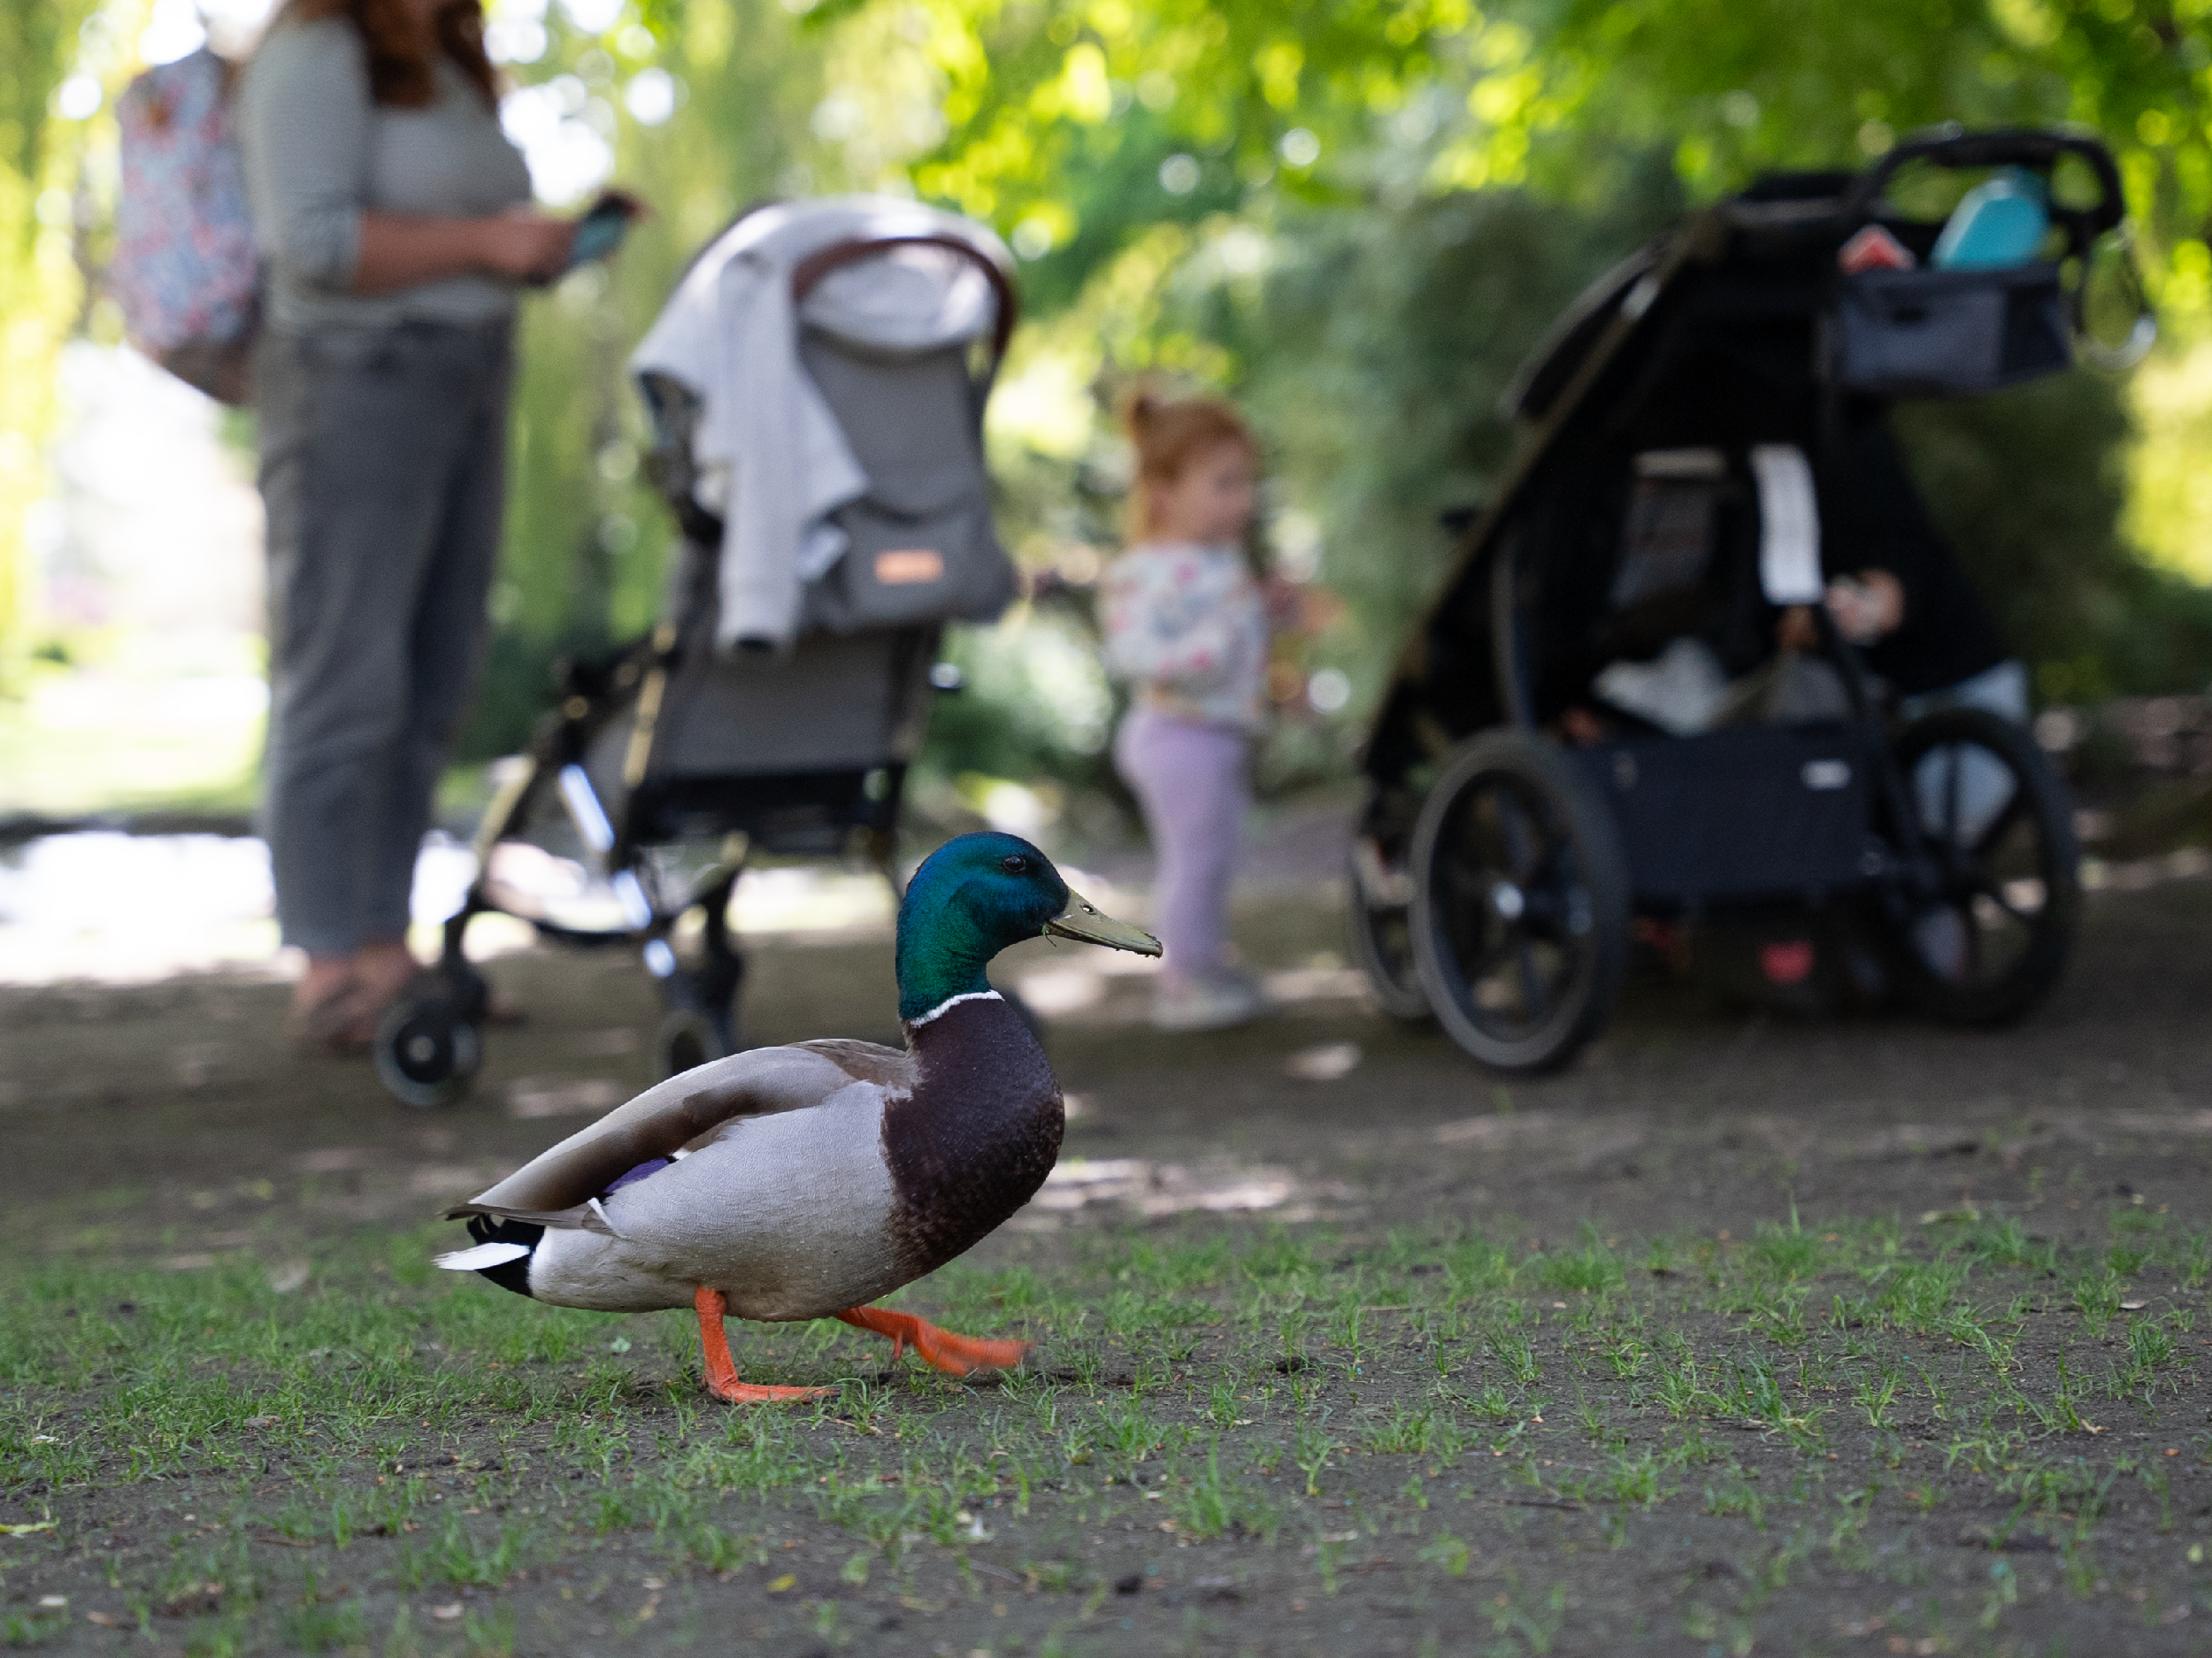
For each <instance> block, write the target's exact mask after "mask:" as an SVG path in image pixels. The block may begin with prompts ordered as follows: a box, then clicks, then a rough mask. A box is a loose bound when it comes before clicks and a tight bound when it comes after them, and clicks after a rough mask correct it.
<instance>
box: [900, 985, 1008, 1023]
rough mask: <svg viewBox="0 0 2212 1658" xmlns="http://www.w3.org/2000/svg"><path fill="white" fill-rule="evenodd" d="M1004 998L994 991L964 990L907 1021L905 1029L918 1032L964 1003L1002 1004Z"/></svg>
mask: <svg viewBox="0 0 2212 1658" xmlns="http://www.w3.org/2000/svg"><path fill="white" fill-rule="evenodd" d="M1005 1000H1006V998H1005V997H1003V996H1002V995H1000V994H999V993H998V992H997V991H995V990H964V991H962V992H961V993H960V994H958V995H956V996H947V997H946V998H945V999H944V1000H943V1001H942V1002H939V1003H938V1004H937V1005H936V1006H935V1007H933V1008H932V1009H930V1010H929V1011H928V1012H927V1013H925V1014H922V1015H921V1016H919V1017H916V1018H911V1019H909V1020H908V1021H907V1022H906V1028H907V1029H908V1030H910V1031H918V1030H920V1029H921V1028H922V1026H924V1025H927V1024H928V1023H929V1022H930V1021H931V1020H932V1019H935V1018H940V1017H942V1016H943V1015H944V1013H945V1012H946V1010H947V1009H951V1008H956V1007H958V1006H959V1005H960V1004H961V1003H962V1002H1003V1001H1005Z"/></svg>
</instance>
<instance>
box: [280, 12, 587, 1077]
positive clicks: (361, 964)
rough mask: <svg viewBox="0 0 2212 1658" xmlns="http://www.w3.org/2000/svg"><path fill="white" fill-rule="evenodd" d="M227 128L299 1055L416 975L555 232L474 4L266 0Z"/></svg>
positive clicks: (338, 1035)
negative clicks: (426, 858) (255, 327)
mask: <svg viewBox="0 0 2212 1658" xmlns="http://www.w3.org/2000/svg"><path fill="white" fill-rule="evenodd" d="M239 111H240V138H241V143H242V148H243V150H244V155H245V163H246V180H247V188H248V191H249V194H250V197H251V200H252V204H253V211H254V219H255V226H256V234H257V239H258V241H259V242H260V246H261V251H262V257H263V259H264V261H265V265H266V268H267V272H268V282H267V291H266V296H265V318H264V328H263V334H262V338H261V342H260V345H259V347H258V349H257V355H256V358H255V364H254V407H255V411H256V413H257V417H258V422H259V440H260V447H261V494H262V500H263V503H264V505H265V509H266V513H267V521H268V548H269V587H270V678H271V683H272V687H273V704H272V708H271V712H270V724H269V748H268V760H267V771H268V796H267V801H266V803H265V817H266V828H267V833H268V837H269V847H270V855H271V858H272V861H273V865H274V871H275V879H276V894H277V914H278V917H279V919H280V922H281V924H282V927H283V933H284V940H285V942H286V943H287V944H289V945H294V946H296V947H297V948H300V949H301V950H303V951H304V952H305V953H306V956H307V970H306V972H305V974H304V976H303V978H302V979H300V981H299V983H298V985H297V986H296V991H295V994H294V997H293V1002H292V1016H291V1025H292V1030H293V1033H294V1035H295V1037H296V1040H300V1041H302V1042H306V1043H312V1044H318V1045H326V1046H329V1047H333V1048H353V1047H358V1046H360V1045H362V1044H365V1042H366V1041H367V1040H369V1038H370V1037H372V1036H373V1034H374V1032H375V1028H376V1022H377V1019H378V1017H380V1014H381V1012H382V1011H383V1009H385V1008H386V1007H387V1006H388V1005H389V1003H390V1002H393V1001H394V1000H395V999H396V997H397V996H398V995H399V994H400V993H401V992H402V990H403V987H404V986H405V985H406V983H407V981H408V980H409V979H411V977H412V976H413V975H414V973H415V971H417V969H416V963H415V961H414V959H413V957H412V956H411V955H410V954H409V952H408V948H407V942H406V934H407V922H408V898H409V891H410V887H411V883H412V880H413V874H414V866H415V856H416V853H417V850H418V849H419V847H420V845H421V841H422V836H423V832H424V830H425V829H426V827H427V825H428V823H429V817H430V809H431V799H432V794H433V791H434V789H435V787H436V786H437V781H438V778H439V776H440V774H441V773H442V771H443V770H444V768H445V764H446V756H447V750H448V748H449V744H450V742H451V740H452V737H453V733H454V731H455V729H456V727H457V725H458V724H459V721H460V718H461V715H462V712H463V710H465V707H466V706H467V703H468V701H469V697H470V695H471V693H472V689H473V687H474V683H475V679H476V672H477V668H478V659H479V656H480V648H481V643H482V639H483V634H484V625H485V623H484V617H485V603H486V600H487V597H488V593H489V590H490V586H491V580H492V572H493V565H494V561H495V557H496V555H497V551H498V546H499V533H500V523H501V518H502V514H503V505H504V492H505V480H504V472H503V467H504V461H505V450H506V441H507V395H508V383H509V379H510V364H511V339H510V336H511V329H512V323H513V318H514V309H515V298H516V292H517V289H518V288H519V287H522V286H525V285H529V284H536V283H543V282H546V281H549V280H551V279H552V278H553V277H554V276H556V275H557V274H558V273H559V272H560V271H561V270H562V269H563V267H564V265H565V263H566V261H567V257H568V252H569V245H570V240H571V237H572V234H573V227H572V225H571V224H570V223H569V222H568V221H566V220H564V219H553V218H549V217H547V216H545V215H543V214H541V213H538V212H535V211H532V209H531V208H530V207H529V206H528V201H529V196H530V177H529V173H528V172H527V171H526V169H525V167H524V165H523V161H522V157H521V156H520V155H519V154H518V152H517V151H516V150H515V148H514V146H513V145H512V144H511V143H509V142H507V139H506V136H505V134H503V133H502V132H501V130H500V127H499V117H498V110H497V90H496V86H495V81H494V78H493V72H492V66H491V64H490V61H489V60H488V58H486V56H485V53H484V43H483V18H482V14H481V12H480V7H479V5H478V4H477V0H290V4H288V5H286V6H285V8H284V9H283V11H282V12H280V14H279V15H278V17H277V19H276V20H275V22H274V24H273V26H272V27H271V28H270V31H269V33H268V35H266V37H265V39H264V40H263V42H262V43H261V46H260V48H259V50H257V51H256V53H255V54H254V57H253V59H252V61H251V62H250V64H249V65H248V66H247V69H246V73H245V79H244V83H243V86H242V91H241V95H240V103H239Z"/></svg>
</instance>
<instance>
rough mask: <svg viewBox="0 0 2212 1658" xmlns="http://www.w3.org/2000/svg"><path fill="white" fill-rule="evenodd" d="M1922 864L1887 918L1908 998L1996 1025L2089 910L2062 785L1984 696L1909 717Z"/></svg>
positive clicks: (2044, 974) (1909, 770) (1951, 1016)
mask: <svg viewBox="0 0 2212 1658" xmlns="http://www.w3.org/2000/svg"><path fill="white" fill-rule="evenodd" d="M1896 756H1897V770H1898V773H1899V775H1900V777H1901V779H1903V782H1904V785H1905V794H1906V798H1907V800H1908V802H1909V803H1910V805H1911V807H1912V810H1913V811H1914V812H1915V814H1916V817H1917V821H1916V823H1915V824H1914V825H1912V828H1911V833H1910V834H1909V837H1907V840H1908V850H1909V853H1911V854H1916V855H1917V856H1916V860H1915V861H1916V862H1918V863H1919V864H1921V866H1922V867H1921V873H1922V875H1923V877H1924V879H1923V880H1922V882H1921V883H1920V885H1919V887H1918V888H1917V890H1913V891H1909V892H1908V893H1907V894H1902V896H1903V897H1904V902H1903V903H1902V904H1901V905H1899V906H1897V907H1896V909H1895V910H1894V913H1893V917H1891V918H1890V920H1889V926H1888V932H1889V935H1890V943H1891V953H1892V956H1893V959H1894V960H1895V962H1896V964H1897V971H1898V979H1899V981H1900V983H1901V987H1902V989H1903V991H1904V995H1905V1000H1906V1002H1908V1003H1909V1005H1910V1006H1912V1007H1913V1008H1914V1009H1916V1010H1918V1011H1919V1012H1921V1013H1924V1014H1925V1015H1927V1016H1928V1017H1931V1018H1935V1019H1940V1020H1942V1021H1943V1022H1944V1023H1946V1024H1949V1025H2001V1024H2003V1023H2005V1022H2006V1021H2008V1020H2010V1019H2016V1018H2018V1017H2020V1016H2021V1015H2022V1014H2024V1013H2025V1012H2026V1011H2027V1010H2028V1009H2030V1008H2031V1007H2032V1006H2033V1005H2034V1004H2035V1003H2036V1002H2038V1001H2039V1000H2041V999H2042V997H2043V996H2044V994H2046V993H2047V992H2048V991H2049V990H2050V989H2051V987H2052V986H2054V985H2055V984H2057V982H2058V979H2059V975H2060V974H2061V973H2062V972H2064V971H2065V970H2066V958H2067V956H2069V955H2070V953H2071V952H2072V949H2073V942H2074V930H2075V926H2076V925H2077V923H2078V921H2079V919H2080V916H2081V874H2080V853H2079V851H2078V848H2077V847H2076V844H2075V841H2074V826H2073V810H2072V806H2071V804H2070V802H2069V801H2068V799H2067V796H2066V789H2065V786H2064V785H2063V784H2062V783H2061V782H2060V781H2059V780H2058V779H2057V778H2056V777H2055V776H2054V775H2053V774H2052V771H2051V768H2050V766H2049V765H2048V764H2047V763H2046V762H2045V760H2044V758H2043V756H2042V753H2041V751H2040V750H2039V748H2037V747H2036V745H2035V741H2034V739H2033V738H2032V737H2031V736H2029V734H2028V733H2026V732H2024V731H2023V730H2021V729H2020V727H2019V726H2017V725H2013V724H2012V723H2011V722H2010V721H2008V720H2004V719H2000V718H1997V717H1996V716H1995V715H1994V714H1991V713H1988V712H1986V711H1985V710H1981V709H1977V708H1956V709H1947V710H1944V711H1943V712H1941V713H1937V714H1931V715H1929V716H1928V717H1927V718H1924V719H1917V720H1915V721H1914V722H1913V723H1912V724H1911V725H1908V726H1906V727H1905V729H1904V731H1903V732H1902V733H1901V734H1900V735H1899V736H1898V739H1897V743H1896Z"/></svg>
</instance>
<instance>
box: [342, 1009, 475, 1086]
mask: <svg viewBox="0 0 2212 1658" xmlns="http://www.w3.org/2000/svg"><path fill="white" fill-rule="evenodd" d="M370 1055H371V1057H372V1058H373V1059H374V1061H375V1062H376V1075H377V1079H378V1080H379V1081H380V1082H381V1083H383V1085H384V1086H385V1088H386V1089H387V1090H388V1091H389V1093H390V1094H391V1095H392V1097H393V1098H394V1099H396V1100H398V1101H400V1102H401V1103H402V1104H403V1105H411V1106H413V1107H414V1108H415V1109H418V1110H422V1111H434V1110H438V1109H442V1108H443V1107H445V1106H449V1105H453V1104H456V1103H457V1102H458V1101H461V1100H462V1099H463V1098H465V1096H466V1095H467V1094H468V1091H469V1086H470V1085H471V1084H472V1083H473V1082H474V1081H475V1080H476V1071H477V1067H478V1066H480V1065H481V1064H482V1063H483V1061H484V1044H483V1040H482V1039H481V1038H480V1036H479V1035H478V1033H477V1029H476V1025H475V1023H474V1021H472V1020H470V1019H465V1018H463V1017H460V1015H459V1014H457V1012H456V1011H455V1010H454V1008H453V1004H452V1003H451V1002H449V1001H447V1000H446V998H445V997H443V996H425V997H423V998H421V999H420V1000H419V1001H415V1002H399V1003H396V1005H395V1006H394V1007H393V1008H392V1009H390V1010H389V1011H388V1012H387V1013H386V1014H385V1016H384V1017H383V1020H382V1022H381V1023H380V1024H379V1025H378V1026H377V1027H376V1040H375V1041H374V1042H373V1044H371V1047H370Z"/></svg>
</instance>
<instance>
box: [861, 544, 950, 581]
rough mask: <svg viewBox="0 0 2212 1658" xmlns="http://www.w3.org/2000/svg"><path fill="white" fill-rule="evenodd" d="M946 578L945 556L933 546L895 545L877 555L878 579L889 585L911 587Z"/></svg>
mask: <svg viewBox="0 0 2212 1658" xmlns="http://www.w3.org/2000/svg"><path fill="white" fill-rule="evenodd" d="M944 578H945V556H944V555H943V554H942V553H941V552H939V551H938V550H937V549H935V548H933V547H893V548H888V549H886V550H884V551H882V552H880V553H878V554H877V555H876V580H878V581H880V582H881V583H882V584H883V585H884V586H885V587H915V586H918V585H919V584H920V583H922V582H925V581H941V580H944Z"/></svg>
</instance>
